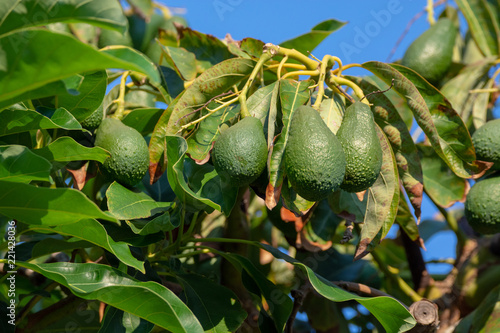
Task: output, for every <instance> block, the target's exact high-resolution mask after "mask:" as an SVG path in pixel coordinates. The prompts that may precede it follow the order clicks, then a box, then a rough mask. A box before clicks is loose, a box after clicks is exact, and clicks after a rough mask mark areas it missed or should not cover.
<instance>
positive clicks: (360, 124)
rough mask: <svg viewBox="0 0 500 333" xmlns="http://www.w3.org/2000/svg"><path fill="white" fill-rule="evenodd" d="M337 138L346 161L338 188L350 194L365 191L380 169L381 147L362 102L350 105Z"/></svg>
mask: <svg viewBox="0 0 500 333" xmlns="http://www.w3.org/2000/svg"><path fill="white" fill-rule="evenodd" d="M337 137H338V138H339V141H340V143H341V145H342V148H343V149H344V153H345V159H346V170H345V177H344V181H343V183H342V185H340V188H341V189H343V190H345V191H347V192H353V193H356V192H361V191H364V190H366V189H367V188H369V187H370V186H372V185H373V183H374V182H375V180H377V177H378V175H379V173H380V169H381V168H382V147H381V146H380V141H379V139H378V137H377V132H376V129H375V123H374V120H373V113H372V111H371V109H370V107H369V106H368V105H366V104H364V103H361V102H356V103H354V104H352V105H351V106H349V107H348V108H347V110H346V111H345V115H344V119H343V120H342V124H341V125H340V128H339V130H338V132H337Z"/></svg>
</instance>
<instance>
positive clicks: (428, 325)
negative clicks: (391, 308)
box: [408, 299, 439, 333]
mask: <svg viewBox="0 0 500 333" xmlns="http://www.w3.org/2000/svg"><path fill="white" fill-rule="evenodd" d="M410 313H411V314H412V316H413V317H415V320H416V321H417V325H416V326H415V327H413V328H412V329H411V330H409V331H408V332H410V333H433V332H435V331H436V329H437V327H438V325H439V315H438V307H437V305H436V304H434V303H432V302H431V301H429V300H426V299H422V300H420V301H418V302H415V303H413V304H412V305H411V306H410Z"/></svg>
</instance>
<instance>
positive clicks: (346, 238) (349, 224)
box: [340, 220, 354, 244]
mask: <svg viewBox="0 0 500 333" xmlns="http://www.w3.org/2000/svg"><path fill="white" fill-rule="evenodd" d="M352 229H354V225H353V223H352V221H348V220H346V221H345V231H344V235H343V236H342V239H341V240H340V244H345V243H347V242H349V241H350V240H351V239H352V238H353V237H354V236H353V235H352Z"/></svg>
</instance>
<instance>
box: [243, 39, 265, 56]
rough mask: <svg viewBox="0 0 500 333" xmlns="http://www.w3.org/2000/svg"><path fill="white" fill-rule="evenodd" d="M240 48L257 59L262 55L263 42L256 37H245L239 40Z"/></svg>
mask: <svg viewBox="0 0 500 333" xmlns="http://www.w3.org/2000/svg"><path fill="white" fill-rule="evenodd" d="M240 48H241V50H242V51H243V52H245V53H246V54H248V55H250V56H251V57H253V58H256V59H258V58H259V57H260V56H261V55H262V50H263V48H264V42H262V41H260V40H258V39H254V38H250V37H247V38H243V39H242V40H241V44H240Z"/></svg>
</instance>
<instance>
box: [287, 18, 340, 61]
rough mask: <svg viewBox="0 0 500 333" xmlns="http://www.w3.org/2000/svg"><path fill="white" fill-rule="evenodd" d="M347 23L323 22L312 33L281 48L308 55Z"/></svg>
mask: <svg viewBox="0 0 500 333" xmlns="http://www.w3.org/2000/svg"><path fill="white" fill-rule="evenodd" d="M346 23H347V22H341V21H337V20H335V19H331V20H326V21H323V22H321V23H319V24H317V25H316V26H315V27H313V28H312V29H311V31H310V32H308V33H306V34H303V35H300V36H298V37H295V38H293V39H290V40H287V41H285V42H283V43H280V46H282V47H286V48H289V49H296V50H297V51H299V52H301V53H303V54H307V52H312V51H314V49H315V48H316V47H317V46H318V45H319V44H320V43H321V42H322V41H323V40H324V39H325V38H326V37H328V36H330V34H331V33H332V32H334V31H336V30H338V29H340V28H342V27H343V26H344V25H345V24H346Z"/></svg>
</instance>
